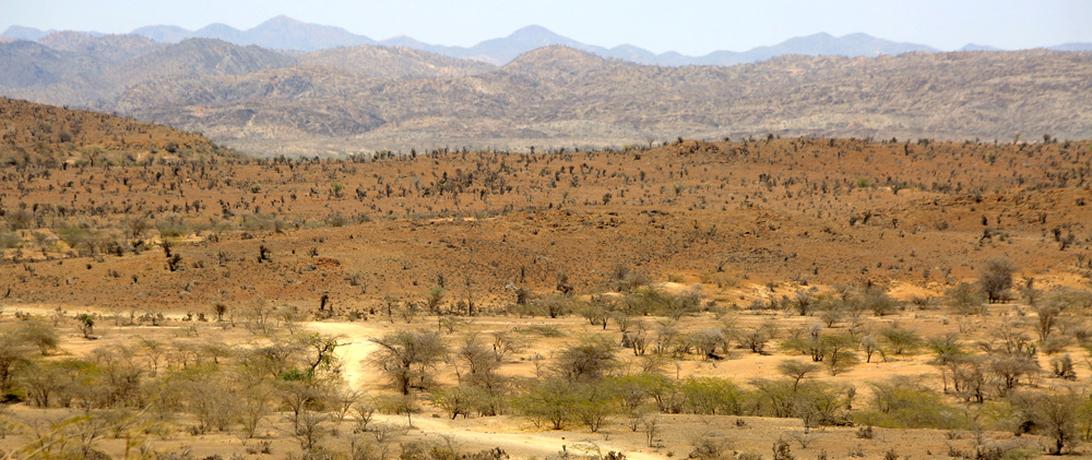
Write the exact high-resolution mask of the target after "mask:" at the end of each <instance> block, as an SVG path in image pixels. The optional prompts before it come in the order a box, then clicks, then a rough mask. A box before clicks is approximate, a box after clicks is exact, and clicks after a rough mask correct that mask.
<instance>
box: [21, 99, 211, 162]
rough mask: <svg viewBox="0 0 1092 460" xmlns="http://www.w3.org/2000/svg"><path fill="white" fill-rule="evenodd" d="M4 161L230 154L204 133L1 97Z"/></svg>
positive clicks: (175, 157) (195, 156)
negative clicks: (203, 134) (202, 134)
mask: <svg viewBox="0 0 1092 460" xmlns="http://www.w3.org/2000/svg"><path fill="white" fill-rule="evenodd" d="M0 126H3V129H2V130H0V162H2V163H4V164H10V163H39V162H52V161H79V160H96V159H106V160H113V161H116V160H123V159H128V160H145V159H180V158H186V159H196V158H202V157H208V156H219V155H224V154H229V153H230V151H228V150H225V149H223V148H221V147H219V146H217V145H215V144H213V143H212V142H210V141H209V140H208V139H206V138H205V137H204V136H201V135H200V134H194V133H187V132H182V131H178V130H176V129H173V128H169V127H167V126H162V125H155V124H149V123H142V122H138V121H135V120H132V119H129V118H123V117H117V116H113V115H107V114H103V113H96V112H89V111H84V110H70V109H66V108H62V107H54V106H49V105H42V104H35V103H32V102H26V101H20V100H14V99H8V98H0Z"/></svg>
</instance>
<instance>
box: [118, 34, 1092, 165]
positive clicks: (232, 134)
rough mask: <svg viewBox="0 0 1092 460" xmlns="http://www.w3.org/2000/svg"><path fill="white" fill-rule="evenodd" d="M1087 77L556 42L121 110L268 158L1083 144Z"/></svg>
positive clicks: (207, 86) (1050, 56) (1090, 63)
mask: <svg viewBox="0 0 1092 460" xmlns="http://www.w3.org/2000/svg"><path fill="white" fill-rule="evenodd" d="M1089 81H1092V54H1087V53H1055V52H1049V51H1027V52H974V53H967V52H962V53H938V54H906V55H901V56H883V57H878V58H844V57H802V56H797V57H791V58H778V59H774V60H771V61H768V62H763V63H759V64H747V65H741V66H734V67H679V68H666V67H653V66H641V65H635V64H629V63H626V62H622V61H618V60H609V59H603V58H601V57H598V56H596V55H593V54H589V53H584V52H581V51H579V50H574V49H571V48H565V47H548V48H543V49H540V50H536V51H534V52H531V53H527V54H525V55H523V56H521V57H519V58H517V59H516V60H515V61H513V62H512V63H510V64H508V65H506V66H505V67H503V68H501V69H499V70H497V71H494V72H488V73H482V74H476V75H468V76H462V77H445V78H430V79H412V80H393V81H380V82H376V81H368V80H364V79H360V78H356V77H353V76H351V75H341V76H338V75H337V74H331V73H321V72H305V71H301V70H299V69H285V70H283V71H277V72H260V73H255V74H247V75H240V76H236V77H231V78H204V79H194V80H189V81H186V82H184V84H183V83H179V82H146V83H144V84H142V85H137V86H134V87H133V88H130V89H129V90H128V91H126V92H125V93H124V94H123V95H122V96H121V98H120V99H119V101H118V105H117V107H118V108H119V109H120V110H123V111H125V112H129V113H132V114H135V115H137V116H139V117H141V118H147V119H151V120H156V121H160V122H165V123H169V124H172V125H177V126H184V127H188V128H193V129H199V130H203V131H205V132H207V133H209V134H210V135H213V136H214V137H215V138H218V139H224V140H226V141H230V143H232V144H233V145H236V146H239V147H241V148H242V147H245V148H248V149H250V150H254V151H262V152H270V153H273V152H283V153H293V152H312V153H313V152H315V151H316V150H319V151H323V150H321V149H326V150H328V151H331V152H336V151H347V150H350V149H382V148H402V149H407V150H408V149H409V148H410V147H419V148H420V147H432V146H437V147H442V146H445V145H449V146H450V145H455V146H462V145H467V146H472V147H486V148H488V147H494V146H502V147H503V146H508V147H512V148H526V147H529V146H531V145H536V146H539V147H544V146H572V145H573V144H579V145H620V144H627V143H641V144H643V143H647V142H649V141H650V140H664V139H673V138H674V137H675V136H679V135H682V136H692V137H711V138H719V137H722V136H725V135H730V136H738V135H749V134H753V135H765V134H766V133H775V134H782V135H839V136H861V137H867V136H876V137H891V136H897V137H900V138H903V137H941V138H958V139H963V138H975V137H979V138H984V139H1003V140H1009V139H1012V138H1013V137H1014V136H1016V135H1023V136H1024V137H1025V138H1026V137H1039V136H1042V135H1043V134H1051V135H1054V136H1060V137H1063V138H1086V137H1092V128H1089V127H1090V126H1092V114H1090V113H1089V112H1088V111H1087V110H1084V109H1083V107H1087V106H1089V104H1092V91H1088V82H1089ZM289 82H290V83H291V88H286V84H287V83H289ZM274 89H276V90H274ZM303 114H306V115H305V116H304V115H303ZM298 117H302V119H300V118H298ZM316 145H322V146H323V147H322V148H321V149H316V147H315V146H316Z"/></svg>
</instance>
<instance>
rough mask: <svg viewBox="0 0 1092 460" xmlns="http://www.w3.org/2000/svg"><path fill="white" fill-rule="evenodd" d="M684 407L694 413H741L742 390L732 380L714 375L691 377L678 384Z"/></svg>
mask: <svg viewBox="0 0 1092 460" xmlns="http://www.w3.org/2000/svg"><path fill="white" fill-rule="evenodd" d="M679 390H680V391H681V392H682V396H683V401H684V407H686V410H687V411H689V412H692V413H695V414H710V415H742V414H743V405H744V394H743V391H742V390H741V389H740V388H739V387H738V386H736V385H735V384H733V383H732V382H730V381H728V380H725V379H719V378H715V377H692V378H689V379H686V380H685V381H683V382H682V384H681V385H679Z"/></svg>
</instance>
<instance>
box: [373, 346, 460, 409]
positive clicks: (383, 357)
mask: <svg viewBox="0 0 1092 460" xmlns="http://www.w3.org/2000/svg"><path fill="white" fill-rule="evenodd" d="M372 342H373V343H375V344H376V345H379V347H380V350H379V352H378V353H376V354H375V358H374V361H373V362H374V363H375V364H376V366H378V367H379V369H380V370H381V371H383V373H385V374H387V377H389V378H390V379H391V381H392V383H394V385H395V387H397V388H398V391H399V392H401V393H402V394H403V395H408V394H409V393H410V389H412V388H414V387H415V386H416V387H425V386H427V384H428V382H429V374H428V372H427V371H428V370H429V369H430V368H432V367H433V366H434V365H436V364H437V363H439V362H440V361H441V360H442V359H443V356H444V353H446V352H447V347H446V346H445V345H444V343H443V341H442V340H441V339H440V336H439V335H437V334H436V333H435V332H411V331H403V332H396V333H393V334H389V335H387V336H384V337H382V338H375V339H372Z"/></svg>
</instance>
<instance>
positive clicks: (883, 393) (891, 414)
mask: <svg viewBox="0 0 1092 460" xmlns="http://www.w3.org/2000/svg"><path fill="white" fill-rule="evenodd" d="M872 388H873V393H874V395H875V396H874V399H873V401H872V404H871V407H870V408H869V410H866V411H862V412H860V413H858V414H856V415H855V416H854V420H856V422H857V423H858V424H862V425H873V426H879V427H884V428H936V429H948V430H953V429H965V428H968V427H970V425H971V420H970V419H969V418H968V416H967V414H966V413H965V412H964V411H963V410H962V409H960V408H958V407H955V406H952V405H950V404H948V403H947V402H945V401H944V400H943V398H941V395H939V394H937V393H936V392H934V391H932V390H929V389H928V388H925V387H923V386H921V385H918V384H915V383H911V382H907V381H906V380H904V379H894V380H891V381H890V382H884V383H874V384H872Z"/></svg>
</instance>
